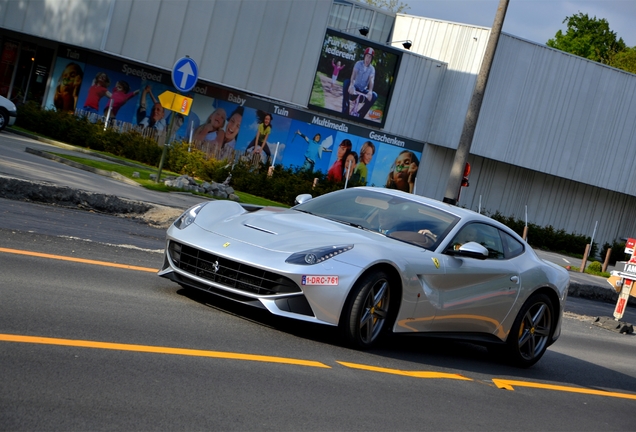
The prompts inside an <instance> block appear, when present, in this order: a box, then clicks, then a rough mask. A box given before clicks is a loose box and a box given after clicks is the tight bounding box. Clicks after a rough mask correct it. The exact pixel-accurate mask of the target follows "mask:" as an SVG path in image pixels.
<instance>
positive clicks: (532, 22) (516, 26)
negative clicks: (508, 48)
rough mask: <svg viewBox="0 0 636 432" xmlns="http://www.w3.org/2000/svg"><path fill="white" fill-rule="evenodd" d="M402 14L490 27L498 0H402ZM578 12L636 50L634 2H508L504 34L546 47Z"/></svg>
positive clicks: (522, 0)
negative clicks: (603, 23) (604, 22)
mask: <svg viewBox="0 0 636 432" xmlns="http://www.w3.org/2000/svg"><path fill="white" fill-rule="evenodd" d="M401 2H402V3H405V4H407V5H408V6H410V9H408V10H406V11H404V12H403V13H406V14H409V15H417V16H423V17H427V18H437V19H441V20H444V21H453V22H459V23H464V24H474V25H477V26H483V27H492V24H493V22H494V20H495V14H496V13H497V6H499V0H401ZM579 12H582V13H584V14H587V15H588V16H589V17H590V18H593V17H595V16H596V18H598V19H601V18H605V19H606V20H607V22H608V23H609V27H610V30H611V31H613V32H614V33H616V37H617V39H618V38H623V41H624V42H625V44H626V45H627V46H628V47H634V46H636V0H570V1H559V0H510V1H509V3H508V10H507V12H506V18H505V20H504V26H503V32H505V33H508V34H511V35H515V36H519V37H521V38H524V39H527V40H530V41H532V42H538V43H542V44H544V43H546V42H547V41H548V39H551V38H554V35H555V34H556V32H557V31H559V30H562V31H564V32H565V30H566V29H567V27H566V24H564V23H563V20H564V19H565V18H566V17H568V16H572V15H575V14H577V13H579Z"/></svg>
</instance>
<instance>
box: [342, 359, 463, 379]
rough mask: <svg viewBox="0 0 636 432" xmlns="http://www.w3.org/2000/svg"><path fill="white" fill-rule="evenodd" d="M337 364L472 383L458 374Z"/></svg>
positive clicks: (344, 363)
mask: <svg viewBox="0 0 636 432" xmlns="http://www.w3.org/2000/svg"><path fill="white" fill-rule="evenodd" d="M337 363H339V364H341V365H343V366H345V367H349V368H353V369H361V370H368V371H372V372H382V373H387V374H392V375H402V376H409V377H413V378H445V379H456V380H463V381H473V380H472V379H471V378H466V377H465V376H462V375H459V374H451V373H442V372H427V371H403V370H399V369H387V368H381V367H376V366H368V365H361V364H357V363H347V362H341V361H337Z"/></svg>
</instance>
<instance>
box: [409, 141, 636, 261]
mask: <svg viewBox="0 0 636 432" xmlns="http://www.w3.org/2000/svg"><path fill="white" fill-rule="evenodd" d="M454 157H455V151H454V150H451V149H448V148H444V147H438V146H434V145H428V146H426V149H425V152H424V153H423V154H422V165H421V167H420V169H419V170H418V177H417V185H416V192H417V193H418V194H421V195H426V196H429V197H432V198H436V199H439V200H441V199H443V198H444V192H445V190H446V182H447V180H448V173H449V172H450V169H451V166H452V164H453V159H454ZM468 162H469V163H470V164H471V174H470V187H468V188H464V189H463V190H462V194H461V197H460V200H459V205H460V206H462V207H466V208H470V209H471V210H474V211H479V209H480V205H481V212H482V213H485V214H493V213H495V212H499V213H501V214H503V215H505V216H514V217H516V218H518V219H521V220H524V219H525V214H526V206H527V212H528V222H529V223H533V224H537V225H539V226H548V225H551V226H553V227H554V228H555V229H563V230H565V231H566V232H571V233H578V234H583V235H587V236H592V234H593V232H594V226H595V225H596V222H598V228H597V232H596V234H595V237H594V242H595V243H597V244H600V245H603V244H604V243H606V242H608V243H612V242H613V241H614V240H618V239H620V238H624V237H634V235H636V218H634V217H633V213H634V209H635V208H636V197H634V196H630V195H626V194H623V193H619V192H615V191H612V190H608V189H602V188H598V187H595V186H591V185H588V184H585V183H581V182H576V181H572V180H568V179H565V178H561V177H557V176H553V175H550V174H546V173H542V172H539V171H533V170H528V169H526V168H523V167H519V166H515V165H511V164H506V163H503V162H498V161H495V160H492V159H486V158H483V157H480V156H474V155H471V156H470V157H469V158H468ZM530 241H532V240H531V239H530ZM581 253H583V251H581Z"/></svg>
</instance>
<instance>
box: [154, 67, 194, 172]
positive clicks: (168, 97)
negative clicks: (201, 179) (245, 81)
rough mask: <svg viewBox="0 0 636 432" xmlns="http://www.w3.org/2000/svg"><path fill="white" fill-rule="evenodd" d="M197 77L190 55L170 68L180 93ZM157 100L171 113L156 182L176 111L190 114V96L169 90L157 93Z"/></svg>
mask: <svg viewBox="0 0 636 432" xmlns="http://www.w3.org/2000/svg"><path fill="white" fill-rule="evenodd" d="M198 79H199V67H198V66H197V64H196V62H195V61H194V60H192V59H191V58H190V57H188V56H185V57H182V58H180V59H179V60H177V62H176V63H175V64H174V67H173V68H172V84H174V86H175V87H176V89H177V90H179V91H180V92H182V93H187V92H189V91H190V90H192V89H193V88H194V86H195V85H196V83H197V80H198ZM159 102H160V103H161V106H162V107H163V108H164V109H167V110H170V111H172V112H173V113H175V114H173V115H171V116H170V125H169V126H168V135H167V136H166V141H165V142H164V144H163V152H162V153H161V161H160V162H159V172H158V173H157V183H159V182H160V181H161V170H162V169H163V164H164V162H165V160H166V153H167V152H168V144H169V143H168V140H169V139H170V137H171V136H172V128H173V126H174V121H175V117H176V113H178V114H181V115H183V116H187V115H188V114H190V108H192V98H189V97H187V96H183V95H180V94H178V93H174V92H171V91H165V92H163V93H161V94H160V95H159Z"/></svg>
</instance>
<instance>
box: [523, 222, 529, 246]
mask: <svg viewBox="0 0 636 432" xmlns="http://www.w3.org/2000/svg"><path fill="white" fill-rule="evenodd" d="M523 239H524V240H525V241H526V243H527V242H528V225H526V226H524V227H523Z"/></svg>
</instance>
